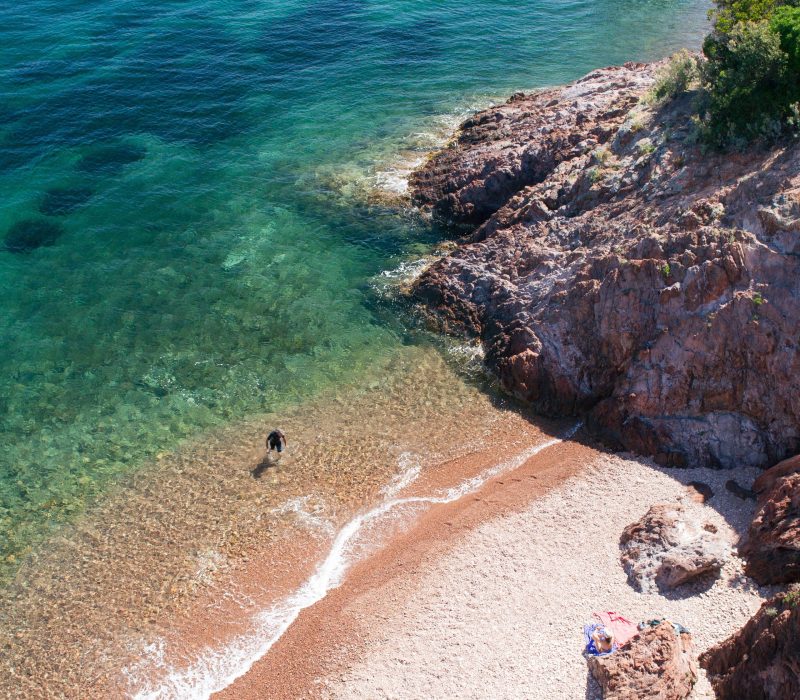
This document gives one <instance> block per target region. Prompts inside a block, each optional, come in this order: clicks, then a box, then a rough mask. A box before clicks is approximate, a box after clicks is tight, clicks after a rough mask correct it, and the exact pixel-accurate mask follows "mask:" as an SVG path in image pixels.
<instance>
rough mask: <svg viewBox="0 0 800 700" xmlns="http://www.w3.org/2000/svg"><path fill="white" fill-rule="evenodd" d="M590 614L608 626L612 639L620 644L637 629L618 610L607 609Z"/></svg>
mask: <svg viewBox="0 0 800 700" xmlns="http://www.w3.org/2000/svg"><path fill="white" fill-rule="evenodd" d="M592 615H593V616H594V617H595V618H597V619H598V620H599V621H600V622H602V623H603V624H604V625H605V626H606V627H608V628H609V629H610V630H611V632H612V634H613V635H614V641H615V642H616V643H617V644H618V645H619V646H622V645H623V644H625V643H626V642H627V641H628V640H629V639H630V638H631V637H633V635H635V634H636V633H637V632H638V631H639V630H638V629H637V628H636V625H634V624H633V623H632V622H631V621H630V620H628V619H627V618H624V617H622V615H620V614H619V613H618V612H614V611H613V610H609V611H607V612H605V611H604V612H596V613H592Z"/></svg>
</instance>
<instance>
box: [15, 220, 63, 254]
mask: <svg viewBox="0 0 800 700" xmlns="http://www.w3.org/2000/svg"><path fill="white" fill-rule="evenodd" d="M65 231H66V229H65V228H64V227H63V226H62V225H61V224H58V223H56V222H54V221H48V220H47V219H23V220H22V221H18V222H17V223H16V224H14V225H13V226H12V227H11V228H10V229H8V233H6V236H5V239H4V242H5V247H6V250H10V251H11V252H13V253H30V252H31V251H32V250H35V249H36V248H42V247H45V246H51V245H53V244H54V243H55V242H56V241H57V240H58V239H59V238H60V237H61V236H62V235H63V234H64V233H65Z"/></svg>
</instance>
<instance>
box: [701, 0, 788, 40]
mask: <svg viewBox="0 0 800 700" xmlns="http://www.w3.org/2000/svg"><path fill="white" fill-rule="evenodd" d="M714 4H715V5H716V6H717V9H716V10H712V11H711V12H710V13H709V15H710V16H711V19H713V20H714V31H715V32H717V33H719V34H727V33H728V32H730V31H731V30H732V29H733V28H734V27H735V26H736V25H737V24H742V23H744V22H760V21H762V20H765V19H769V18H770V17H771V16H772V14H773V13H774V12H775V10H776V8H778V7H781V6H784V5H788V6H796V5H800V0H715V2H714Z"/></svg>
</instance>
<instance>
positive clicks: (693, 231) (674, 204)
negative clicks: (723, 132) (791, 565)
mask: <svg viewBox="0 0 800 700" xmlns="http://www.w3.org/2000/svg"><path fill="white" fill-rule="evenodd" d="M657 70H658V66H653V65H645V64H626V65H624V66H621V67H616V68H606V69H602V70H598V71H595V72H593V73H591V74H589V75H587V76H586V77H584V78H582V79H581V80H579V81H577V82H575V83H573V84H571V85H568V86H566V87H563V88H558V89H552V90H544V91H541V92H537V93H534V94H531V95H527V96H515V97H514V98H513V99H512V100H510V101H509V102H507V103H506V104H503V105H499V106H497V107H492V108H491V109H488V110H486V111H483V112H481V113H479V114H476V115H475V116H474V117H472V118H471V119H469V120H468V121H466V122H465V123H464V124H463V125H462V127H461V130H460V131H459V133H458V136H457V138H456V139H455V140H454V141H453V142H452V143H451V144H450V145H449V146H448V147H447V148H445V149H444V150H443V151H441V152H440V153H438V154H436V155H434V156H433V157H432V158H431V159H429V160H428V161H427V162H426V164H425V165H424V166H423V167H422V168H421V169H420V170H418V171H417V172H416V173H415V174H414V175H413V176H412V178H411V181H410V185H411V192H412V197H413V200H414V202H415V203H416V204H417V205H419V206H420V207H421V208H422V209H423V210H427V211H429V212H430V213H431V214H432V216H433V217H434V218H435V219H436V220H437V221H438V222H439V223H441V224H443V225H445V226H452V227H455V228H458V229H460V230H463V229H464V228H466V229H468V230H471V231H472V232H471V234H470V235H469V236H468V237H467V238H466V239H464V240H463V241H462V242H461V245H459V246H458V248H457V249H456V250H455V251H453V252H451V253H449V254H448V255H446V256H444V257H442V258H441V259H439V260H438V261H437V262H435V263H434V264H433V265H431V266H430V267H429V268H428V270H427V271H426V272H425V273H423V274H422V275H421V276H420V278H419V279H418V281H417V282H416V284H415V287H414V291H413V293H414V295H415V297H416V298H417V299H418V300H419V301H421V302H422V303H423V305H424V307H425V308H427V309H428V311H429V314H430V318H431V320H432V321H433V322H434V323H435V324H436V325H437V326H438V327H440V328H442V329H444V330H446V331H449V332H453V333H458V334H467V335H472V336H477V337H479V338H480V339H481V341H482V343H483V346H484V348H485V349H486V363H487V365H488V366H489V368H490V369H491V370H493V371H494V372H495V373H496V374H497V376H498V377H499V379H500V381H501V384H502V385H503V387H504V388H505V389H506V390H507V391H509V392H510V393H512V394H514V395H515V396H517V397H519V398H520V399H522V400H524V401H527V402H529V403H530V404H532V406H533V407H534V408H535V409H536V410H538V411H539V412H542V413H545V414H551V415H575V414H588V421H587V425H588V426H589V428H590V429H591V430H592V431H593V432H595V434H597V435H598V436H600V437H602V438H603V439H604V440H605V441H606V442H607V443H608V444H610V445H611V446H613V447H615V448H625V449H629V450H632V451H635V452H638V453H640V454H645V455H651V456H653V458H654V459H655V461H656V462H658V463H659V464H662V465H665V466H674V467H683V466H701V465H705V466H714V467H725V468H727V467H734V466H759V467H763V466H766V465H768V464H770V463H774V462H775V461H777V460H778V459H782V458H784V457H785V456H787V455H789V454H794V453H796V452H800V401H798V400H797V397H798V396H800V336H798V333H797V328H798V327H800V303H798V299H800V257H799V256H798V255H796V251H795V249H796V248H797V246H796V245H795V244H796V243H797V230H800V146H799V145H797V144H796V142H789V143H784V144H781V145H778V146H775V147H774V148H773V149H772V150H763V149H762V150H757V149H753V150H752V151H750V152H747V153H742V154H739V153H737V154H714V153H705V152H703V150H702V149H701V148H700V147H699V146H698V145H697V144H696V143H695V142H694V140H693V136H692V127H691V119H690V113H691V96H685V97H684V98H679V99H677V100H674V101H672V102H670V103H668V104H667V105H662V106H653V105H648V104H645V103H643V102H642V100H641V98H642V96H643V95H644V94H646V92H647V90H648V88H649V87H650V86H651V85H652V83H653V80H654V75H655V73H656V72H657ZM757 212H758V214H757ZM792 241H794V243H792Z"/></svg>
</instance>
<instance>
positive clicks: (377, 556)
mask: <svg viewBox="0 0 800 700" xmlns="http://www.w3.org/2000/svg"><path fill="white" fill-rule="evenodd" d="M540 444H542V445H547V447H545V448H544V449H543V450H542V451H540V452H538V453H536V454H535V455H533V456H531V457H529V458H527V459H525V460H524V461H522V463H521V464H520V465H518V466H516V467H512V468H511V469H510V470H508V471H503V472H501V473H499V474H497V475H495V476H493V477H491V478H490V479H488V480H487V481H486V482H485V483H483V484H482V485H481V486H480V487H479V488H478V489H477V490H475V491H470V492H467V493H465V494H464V495H463V496H462V497H461V498H459V499H457V500H455V501H452V502H449V503H444V504H438V505H433V506H432V507H431V508H430V509H429V510H427V511H426V512H424V513H422V514H421V515H419V516H418V518H417V519H416V520H415V521H414V522H413V524H412V525H411V526H410V527H409V528H408V529H405V530H402V531H400V532H399V533H397V534H395V536H394V537H392V538H391V539H390V540H389V541H388V542H387V543H386V544H385V545H384V546H383V547H381V548H380V550H379V551H377V552H375V553H374V554H373V555H372V556H370V557H368V558H367V559H364V560H362V561H360V562H358V563H357V564H355V565H354V566H353V568H352V569H351V570H350V572H349V573H348V575H347V577H346V579H345V580H344V581H343V582H342V583H341V585H340V586H338V587H336V588H334V589H332V590H331V591H330V592H329V593H328V595H327V596H326V597H325V598H323V599H322V600H320V601H319V602H317V603H316V604H315V605H314V606H313V607H309V608H306V609H305V610H303V611H302V612H301V613H300V615H299V616H298V618H297V619H296V621H295V622H294V624H293V625H292V626H291V627H290V628H289V629H288V630H287V631H286V632H285V633H284V635H283V636H282V637H281V638H280V639H279V640H278V641H277V642H276V643H275V644H274V646H273V647H272V648H271V649H270V651H269V652H268V653H267V654H266V655H264V656H263V657H261V658H260V659H258V660H257V661H256V662H255V663H254V664H253V666H252V667H251V668H250V670H249V671H248V672H247V673H246V674H245V675H243V676H242V677H240V678H239V679H237V680H236V681H235V682H234V683H232V684H231V685H229V686H228V687H226V688H225V689H224V690H222V691H220V692H218V693H215V694H214V695H213V696H212V697H214V698H216V699H219V700H221V699H227V698H231V699H233V698H245V699H247V698H261V697H264V696H263V692H264V688H269V697H270V698H276V699H277V698H287V699H288V698H296V697H315V696H316V691H317V690H319V688H318V686H319V683H318V681H319V678H320V677H322V676H326V675H330V674H332V673H335V672H338V671H340V670H341V669H342V668H343V667H344V666H346V665H347V663H348V661H349V660H350V658H352V657H351V654H350V652H349V651H347V650H348V649H349V650H350V651H351V652H354V651H355V649H354V647H353V642H354V638H355V647H357V646H358V642H359V640H360V641H363V640H365V639H366V638H367V636H368V628H369V627H370V626H371V622H372V621H371V620H369V619H368V618H367V617H366V616H364V615H359V616H356V617H353V616H352V615H351V614H349V613H348V609H350V608H351V607H352V606H353V604H354V603H355V605H356V606H357V605H358V601H360V600H363V599H365V598H366V599H370V598H374V597H375V596H380V595H381V592H382V591H383V590H385V588H387V587H389V586H391V587H392V594H391V598H392V604H393V605H399V604H401V603H402V602H403V601H404V600H405V599H406V598H407V596H408V595H410V594H411V590H410V589H411V588H412V587H413V582H414V580H415V579H416V578H418V577H419V576H421V575H422V574H423V572H424V570H425V569H426V568H427V567H428V566H429V565H430V564H431V563H432V562H433V561H435V560H436V559H438V558H439V557H441V556H443V555H445V554H446V553H447V552H448V551H450V550H452V549H453V548H455V547H457V546H458V540H459V538H460V537H462V536H463V535H465V534H466V533H468V532H469V531H470V530H472V529H473V528H475V527H477V526H478V525H480V524H481V523H483V522H485V521H487V520H490V519H492V518H494V517H496V516H497V515H498V514H499V513H503V512H512V511H514V510H515V509H517V508H519V507H521V506H522V505H523V504H524V503H525V502H527V501H528V500H529V499H530V498H535V497H536V496H538V495H542V494H544V493H546V492H547V491H548V490H549V489H551V488H553V487H555V486H556V485H558V484H560V483H561V482H562V481H563V480H564V479H566V478H568V477H570V476H573V475H574V474H576V473H577V472H578V471H579V470H580V468H581V462H580V457H581V456H583V455H585V454H589V453H590V452H591V448H587V447H584V446H583V445H581V444H579V443H577V442H573V441H570V440H566V441H559V442H558V443H555V444H549V441H547V442H543V443H540ZM529 449H530V448H529ZM496 454H497V453H496V452H495V451H493V450H488V451H487V450H484V451H476V452H473V453H471V454H468V455H465V456H463V457H459V458H457V459H454V460H451V461H449V462H447V463H444V464H441V465H438V466H437V468H436V469H435V470H434V471H438V472H440V473H442V472H443V474H441V475H440V477H439V478H441V476H444V475H449V476H450V477H452V476H454V475H455V476H458V475H459V474H461V475H462V476H463V475H464V474H465V472H466V474H470V473H473V472H475V471H476V465H477V464H481V465H485V464H486V463H487V462H491V460H492V458H493V457H494V456H495V455H496ZM503 457H506V455H503ZM506 458H507V457H506ZM512 458H513V455H512ZM484 468H485V466H484ZM523 480H525V481H527V482H528V485H529V488H528V489H526V490H524V491H523V490H521V489H519V488H518V487H519V485H520V483H521V482H523ZM487 505H488V508H487ZM351 625H355V628H356V629H355V631H353V630H351V629H350V627H351ZM310 649H313V650H314V651H313V653H311V654H309V650H310ZM342 649H345V650H346V651H345V654H344V656H342V655H341V654H340V652H341V650H342Z"/></svg>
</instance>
